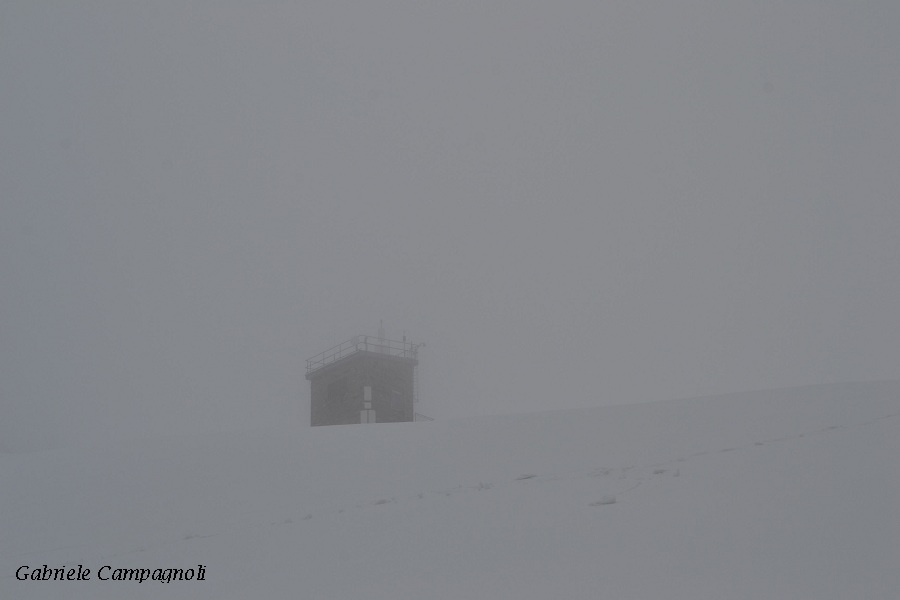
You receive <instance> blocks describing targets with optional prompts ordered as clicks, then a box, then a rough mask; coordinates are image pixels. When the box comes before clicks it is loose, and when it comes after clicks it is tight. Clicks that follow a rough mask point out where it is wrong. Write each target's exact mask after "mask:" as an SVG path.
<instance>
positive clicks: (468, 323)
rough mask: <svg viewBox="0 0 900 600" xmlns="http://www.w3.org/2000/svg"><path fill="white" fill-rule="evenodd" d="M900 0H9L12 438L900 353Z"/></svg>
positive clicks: (6, 141) (686, 393)
mask: <svg viewBox="0 0 900 600" xmlns="http://www.w3.org/2000/svg"><path fill="white" fill-rule="evenodd" d="M898 24H900V5H898V4H897V3H895V2H887V1H876V0H872V1H864V2H858V3H843V2H835V1H826V2H795V3H791V4H790V5H780V4H776V3H773V2H763V3H757V4H754V5H736V6H735V5H729V6H725V5H722V6H719V5H711V4H709V3H701V2H688V3H682V4H679V5H672V4H670V3H665V2H653V3H650V4H641V5H632V4H630V3H620V2H604V3H596V2H587V1H579V0H571V1H568V0H567V1H564V2H561V3H553V5H552V6H550V5H549V4H547V3H542V2H511V1H499V2H494V3H487V4H485V3H475V2H456V3H451V4H446V3H430V2H429V3H415V4H411V3H406V2H400V1H399V0H391V1H387V2H382V3H364V2H341V1H338V2H318V1H313V2H304V3H296V4H292V3H286V2H275V1H273V2H266V1H264V2H256V3H230V2H194V3H178V2H159V3H151V4H138V3H118V2H88V1H85V2H76V3H64V2H41V3H33V2H25V1H7V2H3V3H2V4H0V82H2V83H0V164H2V167H0V217H2V218H0V281H2V284H0V406H2V419H0V449H7V450H25V449H40V448H45V447H51V446H58V445H67V444H84V443H92V442H94V441H104V440H112V439H120V438H129V437H143V436H158V435H169V434H184V433H194V432H204V431H217V430H227V429H234V428H242V427H258V426H265V425H268V424H278V423H285V422H296V423H297V425H298V428H306V427H308V425H309V422H308V419H309V384H308V382H307V381H306V380H305V378H304V375H305V367H306V362H305V361H306V359H307V358H309V357H312V356H313V355H315V354H317V353H319V352H321V351H323V350H325V349H327V348H329V347H331V346H333V345H335V344H337V343H339V342H341V341H343V340H345V339H347V338H350V337H351V336H354V335H357V334H364V335H375V334H376V332H377V329H378V325H379V320H380V319H383V321H384V327H385V329H386V332H387V337H389V338H392V339H400V337H401V336H402V335H403V334H404V333H405V334H406V335H407V337H408V339H409V340H410V341H411V342H416V343H421V342H424V343H425V344H426V346H425V347H424V348H423V349H422V350H421V352H420V354H419V361H420V362H419V365H420V366H419V369H420V376H421V398H422V402H421V404H420V405H419V407H418V409H417V410H420V411H421V412H423V413H425V414H427V415H429V416H432V417H435V418H437V419H448V418H456V417H465V416H477V415H486V414H500V413H518V412H532V411H539V410H552V409H562V408H575V407H587V406H604V405H611V404H622V403H632V402H643V401H654V400H667V399H675V398H687V397H694V396H707V395H713V394H725V393H731V392H741V391H748V390H761V389H770V388H782V387H791V386H801V385H809V384H823V383H834V382H844V381H873V380H893V379H900V368H898V367H900V315H898V312H897V306H900V235H898V234H897V232H898V231H900V196H898V190H900V169H898V168H897V158H898V156H900V112H898V109H897V107H898V98H900V59H898V57H900V37H898V35H897V30H898Z"/></svg>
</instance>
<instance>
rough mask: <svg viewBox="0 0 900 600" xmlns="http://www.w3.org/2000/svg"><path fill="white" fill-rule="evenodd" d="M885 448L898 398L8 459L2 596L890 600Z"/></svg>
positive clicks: (798, 392)
mask: <svg viewBox="0 0 900 600" xmlns="http://www.w3.org/2000/svg"><path fill="white" fill-rule="evenodd" d="M898 434H900V382H889V383H866V384H843V385H830V386H816V387H805V388H797V389H789V390H778V391H768V392H757V393H747V394H738V395H731V396H723V397H712V398H698V399H691V400H680V401H672V402H665V403H656V404H643V405H629V406H617V407H604V408H596V409H585V410H573V411H560V412H547V413H534V414H523V415H518V416H502V417H483V418H477V419H468V420H457V421H447V422H433V423H409V424H394V425H379V426H374V427H363V426H346V427H331V428H317V429H310V428H307V427H305V426H301V425H300V424H297V425H296V426H292V427H284V428H283V429H278V430H255V431H242V432H235V433H227V434H226V433H223V434H213V435H206V436H201V437H190V438H189V437H175V438H162V439H151V440H145V441H141V442H132V443H126V444H120V445H116V446H104V447H83V448H77V449H70V450H68V451H53V452H44V453H29V454H12V453H0V597H2V598H12V599H16V598H41V599H46V598H91V599H100V598H216V599H227V598H242V599H243V598H254V597H255V598H310V599H315V598H341V599H343V598H348V599H349V598H366V599H367V600H372V599H382V598H383V599H391V600H395V599H398V598H401V599H402V598H410V599H427V598H448V599H449V598H471V599H476V598H503V599H510V600H512V599H515V600H528V599H531V598H540V599H544V598H566V599H573V598H613V599H628V598H633V599H641V600H651V599H654V598H665V599H667V600H672V599H686V600H688V599H689V600H698V599H705V598H708V599H715V600H722V599H728V598H754V599H760V598H771V599H784V598H797V599H815V600H823V599H830V598H833V599H841V600H844V599H848V598H866V599H895V598H897V597H898V593H900V592H898V591H900V569H898V565H900V435H898ZM25 565H27V566H28V569H27V570H26V572H28V571H30V570H31V569H34V568H38V569H40V568H41V567H42V566H43V565H48V567H49V568H60V567H63V566H65V567H66V568H67V569H68V568H72V567H75V568H77V567H78V565H83V567H84V568H90V569H91V570H92V573H91V580H90V581H64V582H53V581H50V582H47V581H18V580H17V579H16V575H15V574H16V572H17V570H19V568H20V567H22V566H25ZM105 565H109V566H111V567H112V568H113V569H115V568H135V569H148V570H154V569H158V568H160V569H165V568H181V569H189V568H192V567H194V568H196V567H197V565H204V567H205V572H206V579H205V581H191V582H186V581H181V582H178V581H176V582H171V583H161V582H156V581H144V582H142V583H138V582H134V581H98V580H97V576H96V573H97V570H98V569H100V568H101V567H103V566H105ZM21 572H22V571H20V573H21ZM106 574H109V570H107V571H106Z"/></svg>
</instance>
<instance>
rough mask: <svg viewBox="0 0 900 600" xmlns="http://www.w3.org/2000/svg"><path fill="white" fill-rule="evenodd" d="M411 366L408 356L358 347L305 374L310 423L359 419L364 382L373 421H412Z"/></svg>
mask: <svg viewBox="0 0 900 600" xmlns="http://www.w3.org/2000/svg"><path fill="white" fill-rule="evenodd" d="M415 366H416V360H415V359H412V358H403V357H395V356H388V355H385V354H379V353H377V352H364V351H362V352H357V353H355V354H352V355H350V356H348V357H346V358H344V359H341V360H339V361H338V362H335V363H332V364H330V365H327V366H325V367H322V368H320V369H318V370H316V371H313V372H312V373H310V374H308V375H307V379H309V380H310V425H312V426H319V425H348V424H352V423H359V422H360V411H361V410H363V393H364V392H363V388H364V387H365V386H366V385H370V386H372V409H373V410H374V411H375V415H376V422H378V423H394V422H405V421H412V420H413V418H414V415H415V413H414V406H413V400H414V393H415V390H414V389H413V371H414V369H415Z"/></svg>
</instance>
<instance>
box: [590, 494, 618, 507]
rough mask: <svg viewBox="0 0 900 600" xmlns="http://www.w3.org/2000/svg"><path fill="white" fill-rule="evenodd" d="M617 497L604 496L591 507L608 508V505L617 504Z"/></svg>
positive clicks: (591, 504)
mask: <svg viewBox="0 0 900 600" xmlns="http://www.w3.org/2000/svg"><path fill="white" fill-rule="evenodd" d="M615 503H616V497H615V496H613V495H609V496H603V497H602V498H600V499H599V500H597V501H596V502H591V503H590V505H589V506H606V505H607V504H615Z"/></svg>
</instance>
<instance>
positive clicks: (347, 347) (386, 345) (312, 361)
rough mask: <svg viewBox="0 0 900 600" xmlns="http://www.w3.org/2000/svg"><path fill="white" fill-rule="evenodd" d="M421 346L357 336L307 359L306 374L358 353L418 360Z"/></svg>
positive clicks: (368, 336) (374, 337)
mask: <svg viewBox="0 0 900 600" xmlns="http://www.w3.org/2000/svg"><path fill="white" fill-rule="evenodd" d="M419 346H421V344H413V343H411V342H407V341H405V340H404V341H402V342H401V341H397V340H388V339H384V338H380V337H376V336H372V335H356V336H353V337H352V338H350V339H349V340H347V341H345V342H341V343H340V344H338V345H337V346H334V347H333V348H329V349H328V350H325V351H324V352H320V353H319V354H316V355H315V356H313V357H312V358H308V359H306V373H307V374H309V373H311V372H313V371H315V370H316V369H320V368H322V367H324V366H325V365H330V364H331V363H333V362H337V361H339V360H341V359H342V358H344V357H347V356H350V355H351V354H355V353H357V352H378V353H379V354H387V355H389V356H398V357H402V358H416V356H417V353H418V350H419Z"/></svg>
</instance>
